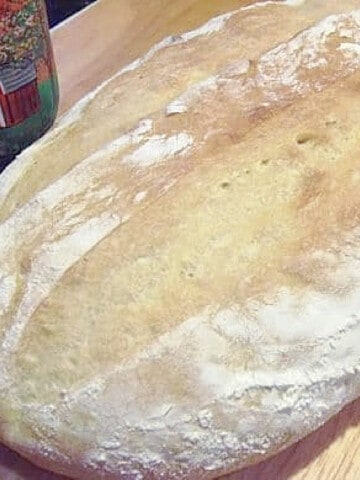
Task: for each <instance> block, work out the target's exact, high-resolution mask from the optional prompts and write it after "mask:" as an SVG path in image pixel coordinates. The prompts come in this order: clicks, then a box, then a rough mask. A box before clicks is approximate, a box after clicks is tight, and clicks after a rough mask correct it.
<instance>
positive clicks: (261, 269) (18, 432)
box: [0, 1, 360, 480]
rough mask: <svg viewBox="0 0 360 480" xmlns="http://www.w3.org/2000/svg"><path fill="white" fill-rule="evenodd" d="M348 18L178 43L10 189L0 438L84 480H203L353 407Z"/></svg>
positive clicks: (325, 12)
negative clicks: (102, 478)
mask: <svg viewBox="0 0 360 480" xmlns="http://www.w3.org/2000/svg"><path fill="white" fill-rule="evenodd" d="M354 3H355V2H351V1H346V2H343V3H342V5H341V8H340V7H339V4H338V2H335V1H334V2H331V1H330V2H326V5H325V4H324V2H317V1H313V2H312V1H308V2H305V3H304V5H302V6H298V7H292V6H290V5H285V4H284V5H275V4H273V2H269V3H268V4H267V5H262V6H260V5H258V6H256V7H255V8H252V9H241V10H240V11H239V12H236V13H234V14H232V15H229V16H225V17H221V18H220V19H217V20H214V21H212V23H210V24H208V25H207V26H206V28H205V29H202V30H201V29H200V30H199V31H197V32H196V34H192V33H189V34H186V35H184V36H183V37H182V38H181V39H173V40H172V42H170V43H171V45H169V46H165V47H163V48H161V49H158V50H156V49H155V50H154V51H153V53H152V54H151V55H147V56H146V57H145V60H146V61H140V62H138V64H136V65H134V66H133V68H132V69H129V71H128V73H124V72H123V74H122V75H118V76H116V77H115V78H114V79H112V80H110V82H109V83H108V84H107V85H105V86H103V87H101V88H100V90H99V91H98V93H97V94H95V95H93V96H92V97H91V98H90V99H88V103H87V104H86V105H85V104H83V107H82V109H80V107H77V108H76V109H75V110H74V112H73V113H72V115H73V117H72V119H73V120H74V119H75V121H73V120H71V118H70V120H69V117H67V118H65V119H63V120H62V121H60V123H59V125H58V127H57V129H55V131H54V133H53V134H50V135H49V136H48V137H47V139H45V140H44V141H43V142H40V143H39V144H38V145H37V146H35V147H33V149H30V150H28V151H27V152H25V153H24V155H23V157H22V158H21V159H19V161H18V166H16V165H15V167H13V168H11V169H10V170H9V171H8V173H7V174H5V177H3V180H2V182H3V185H4V189H5V190H4V192H5V193H4V203H3V209H2V215H3V219H4V221H3V223H2V224H1V225H0V242H1V245H2V247H1V250H0V261H1V270H0V282H1V283H0V288H1V289H2V290H0V291H1V292H2V293H1V294H0V312H1V316H0V327H1V328H0V340H1V349H0V355H1V360H2V366H1V370H0V380H1V383H0V387H1V388H2V390H1V391H0V414H1V416H2V418H4V419H6V423H3V424H1V428H0V435H1V438H2V439H3V440H4V441H5V442H6V443H7V444H8V445H11V446H13V447H14V448H16V449H17V450H18V451H20V452H21V453H23V454H24V455H27V456H28V457H30V458H32V459H33V460H34V461H35V462H37V463H39V464H40V465H42V466H46V467H49V468H52V469H54V470H57V471H59V472H62V473H68V474H72V475H74V474H75V475H76V476H77V477H79V478H86V479H91V478H98V477H99V474H100V472H101V473H104V474H105V473H106V475H107V478H114V479H119V478H125V479H133V478H136V479H141V478H144V479H147V478H153V477H154V478H162V477H164V478H176V479H178V478H184V479H189V480H190V479H195V478H196V479H207V478H209V479H211V478H215V477H216V476H218V475H219V474H221V473H225V472H226V471H228V470H231V469H234V468H237V467H239V466H241V465H244V464H246V463H249V462H253V461H254V460H258V459H259V458H263V457H265V456H267V455H269V454H270V453H273V452H274V451H276V450H277V449H280V448H283V447H284V446H285V445H287V444H289V443H290V442H292V441H294V440H296V439H298V438H300V437H301V436H303V435H305V434H307V433H308V432H309V431H311V430H312V429H314V428H316V427H317V426H319V425H320V424H321V423H322V422H324V421H325V420H326V419H327V418H329V416H331V415H332V414H333V413H335V412H336V411H338V410H339V409H340V408H341V407H342V406H343V405H344V404H345V403H346V402H348V401H350V400H351V399H353V398H355V396H357V395H358V394H359V390H360V385H359V382H358V380H357V378H356V377H357V375H356V374H357V370H358V368H359V354H358V347H357V345H358V341H359V336H360V326H359V320H358V311H359V308H360V304H359V301H358V285H359V281H360V277H359V275H358V273H357V272H358V267H359V266H360V265H359V258H360V257H359V255H358V251H359V235H360V234H359V228H358V227H359V225H358V222H359V216H358V212H359V206H360V205H359V200H358V195H357V187H358V181H359V178H360V177H359V175H360V174H359V170H360V164H359V160H358V157H359V155H358V148H359V147H358V136H359V124H360V123H359V116H360V109H359V108H358V105H357V103H358V102H357V97H356V92H358V89H359V84H360V73H359V67H360V33H359V32H360V11H359V10H354V9H353V8H354ZM339 8H340V10H341V12H340V13H339V11H338V10H339ZM285 18H286V23H284V22H285ZM264 24H267V25H269V28H268V30H267V35H266V36H262V37H261V38H260V36H259V35H258V33H259V31H260V30H259V29H260V28H261V27H263V25H264ZM242 25H246V27H247V28H246V35H245V33H244V32H243V29H242ZM209 31H210V33H208V34H207V35H203V34H204V32H205V33H206V32H209ZM265 40H266V41H265ZM167 42H168V43H169V41H167ZM165 44H166V42H165V43H164V45H165ZM249 44H251V53H252V55H251V56H249V55H248V51H249ZM209 50H211V51H212V53H213V55H212V56H211V57H210V56H209V55H208V54H207V52H208V51H209ZM154 52H155V53H154ZM245 53H246V55H245ZM175 62H178V65H179V68H180V66H181V67H182V71H183V75H182V76H181V77H179V76H177V77H174V76H173V75H172V72H169V69H168V65H169V64H174V63H175ZM189 63H190V64H189ZM135 67H137V68H135ZM162 69H164V70H162ZM168 72H169V73H168ZM142 75H146V82H144V80H143V79H142ZM141 85H143V87H141ZM109 91H111V92H112V93H109ZM119 92H120V93H119ZM121 92H122V93H121ZM124 92H126V97H125V93H124ZM138 92H141V95H143V104H141V105H140V102H139V100H140V98H141V96H140V94H139V93H138ZM117 95H120V96H119V97H118V98H117ZM127 98H130V100H131V101H132V99H133V101H134V104H133V105H131V103H128V102H129V100H127ZM115 101H119V103H118V104H115V103H114V102H115ZM84 105H85V106H84ZM105 106H106V113H107V115H104V122H103V123H101V124H100V125H99V124H98V122H97V121H95V119H97V118H98V117H99V115H101V112H103V111H104V110H105ZM132 107H133V108H132ZM120 111H121V112H123V117H122V118H120V119H119V120H118V118H119V113H118V112H120ZM110 112H111V113H112V116H110V115H109V114H110ZM74 115H76V116H74ZM86 130H88V131H89V132H91V133H92V132H96V133H94V136H90V134H88V137H87V140H86V142H85V138H86ZM81 132H82V133H81ZM65 139H66V141H67V143H68V145H69V147H68V148H69V155H67V153H66V158H65V161H64V162H62V163H60V162H58V158H59V157H58V156H57V155H59V153H58V152H59V146H62V145H63V142H64V141H65ZM76 140H78V141H80V145H77V148H74V143H75V141H76ZM51 152H53V155H52V153H51ZM63 154H64V152H63ZM35 159H36V160H35ZM49 159H51V161H50V163H48V165H49V166H48V167H47V166H46V161H49ZM55 165H56V168H52V167H54V166H55ZM72 167H73V168H72ZM37 169H40V171H41V172H43V173H42V175H41V177H40V180H39V181H38V180H36V178H35V177H36V172H38V171H39V170H37ZM43 169H44V170H43ZM25 174H26V175H27V179H28V180H29V183H26V186H25V181H24V175H25ZM16 205H19V208H17V209H15V206H16ZM9 400H11V401H9Z"/></svg>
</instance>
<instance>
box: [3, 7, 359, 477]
mask: <svg viewBox="0 0 360 480" xmlns="http://www.w3.org/2000/svg"><path fill="white" fill-rule="evenodd" d="M309 1H310V0H309ZM250 3H253V0H211V1H209V0H171V1H169V0H147V1H146V2H144V1H143V0H99V1H98V3H97V4H95V6H93V7H90V8H89V9H87V10H86V11H85V12H84V13H82V14H81V15H78V16H76V17H74V18H73V19H72V20H71V21H69V22H66V23H65V24H63V25H62V26H60V27H59V28H57V29H55V30H54V31H53V41H54V48H55V56H56V60H57V65H58V74H59V80H60V88H61V105H60V111H61V112H64V111H66V110H67V109H68V108H69V107H70V106H71V105H72V104H73V103H74V102H75V101H76V100H78V99H79V98H81V97H82V96H83V95H84V94H85V93H87V92H88V91H90V90H92V89H93V88H94V87H95V86H96V85H98V84H99V83H100V82H102V81H103V80H105V79H106V78H108V77H109V76H110V75H112V74H113V73H114V72H116V71H117V70H118V69H119V68H120V67H121V66H122V65H125V64H127V63H129V62H130V61H132V60H133V59H135V58H136V57H138V56H140V55H141V54H142V53H143V52H145V51H146V50H147V49H148V48H149V47H150V46H151V45H153V44H154V43H155V42H157V41H159V40H161V38H163V37H164V36H166V35H169V34H175V33H179V32H182V31H185V30H188V29H191V28H194V27H196V26H197V25H199V24H201V23H202V22H204V21H206V20H207V19H208V18H210V17H212V16H214V15H216V14H218V13H222V12H225V11H229V10H231V9H234V8H237V7H239V6H241V5H246V4H250ZM358 451H360V400H358V401H357V402H354V403H352V404H351V405H349V406H348V407H347V408H345V409H344V410H343V411H342V412H341V413H340V414H339V415H337V416H336V417H335V418H333V419H332V420H330V421H329V422H328V423H327V424H326V425H324V426H323V427H322V428H320V429H319V430H318V431H316V432H314V433H313V434H311V435H309V436H308V437H306V438H305V439H304V440H302V441H301V442H298V443H297V444H296V445H293V446H292V447H290V448H288V449H287V450H285V451H283V452H281V453H280V454H278V455H276V456H274V457H272V458H271V459H269V460H267V461H265V462H262V463H261V464H258V465H256V466H252V467H249V468H247V469H245V470H242V471H241V472H238V473H235V474H233V475H230V476H227V477H226V480H358V479H360V455H358ZM0 480H65V478H64V477H61V476H58V475H54V474H51V473H47V472H44V471H42V470H40V469H38V468H37V467H35V466H33V465H31V464H30V463H29V462H27V461H26V460H23V459H22V458H21V457H20V456H19V455H17V454H15V453H13V452H10V451H9V450H8V449H6V448H5V447H0ZM222 480H225V477H224V478H223V479H222Z"/></svg>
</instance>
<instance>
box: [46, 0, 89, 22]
mask: <svg viewBox="0 0 360 480" xmlns="http://www.w3.org/2000/svg"><path fill="white" fill-rule="evenodd" d="M94 1H95V0H46V4H47V8H48V14H49V22H50V26H51V27H53V26H54V25H56V24H57V23H59V22H61V21H62V20H65V18H67V17H69V16H70V15H73V14H74V13H76V12H78V11H79V10H81V9H82V8H84V7H87V6H88V5H90V3H93V2H94Z"/></svg>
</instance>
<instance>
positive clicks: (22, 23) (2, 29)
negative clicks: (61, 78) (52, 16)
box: [0, 0, 59, 170]
mask: <svg viewBox="0 0 360 480" xmlns="http://www.w3.org/2000/svg"><path fill="white" fill-rule="evenodd" d="M58 101H59V89H58V82H57V75H56V69H55V64H54V57H53V51H52V46H51V40H50V33H49V25H48V18H47V12H46V5H45V1H44V0H0V170H1V166H4V165H5V164H6V163H8V162H9V161H10V160H11V159H13V158H14V156H16V155H17V154H18V153H19V152H20V151H21V150H23V149H24V148H26V147H27V146H29V145H30V144H31V143H33V142H34V141H35V140H37V139H38V138H39V137H41V136H42V135H43V134H44V133H45V132H46V131H47V130H48V129H49V128H50V127H51V126H52V124H53V122H54V120H55V117H56V113H57V108H58Z"/></svg>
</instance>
